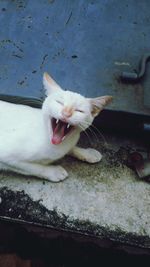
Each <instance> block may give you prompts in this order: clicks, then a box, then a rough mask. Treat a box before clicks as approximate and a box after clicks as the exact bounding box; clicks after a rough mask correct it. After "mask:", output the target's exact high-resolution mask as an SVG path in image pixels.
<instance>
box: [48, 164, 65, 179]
mask: <svg viewBox="0 0 150 267" xmlns="http://www.w3.org/2000/svg"><path fill="white" fill-rule="evenodd" d="M67 176H68V173H67V171H66V170H65V169H64V168H63V167H61V166H55V167H53V170H50V172H49V174H48V175H47V180H49V181H51V182H55V183H56V182H60V181H63V180H64V179H65V178H67Z"/></svg>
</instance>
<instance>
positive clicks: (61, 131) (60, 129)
mask: <svg viewBox="0 0 150 267" xmlns="http://www.w3.org/2000/svg"><path fill="white" fill-rule="evenodd" d="M65 127H66V125H65V123H63V122H60V121H59V123H58V124H57V125H56V127H55V129H54V130H53V136H52V139H51V141H52V144H54V145H58V144H60V143H61V142H62V141H63V138H64V136H65Z"/></svg>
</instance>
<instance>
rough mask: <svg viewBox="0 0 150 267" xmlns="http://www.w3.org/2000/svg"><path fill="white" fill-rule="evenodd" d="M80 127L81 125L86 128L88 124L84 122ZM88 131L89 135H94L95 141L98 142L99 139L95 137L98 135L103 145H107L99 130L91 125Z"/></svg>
mask: <svg viewBox="0 0 150 267" xmlns="http://www.w3.org/2000/svg"><path fill="white" fill-rule="evenodd" d="M82 125H83V127H87V126H88V123H86V122H82ZM92 128H93V129H92ZM88 130H89V131H90V132H91V133H93V134H94V136H95V137H96V138H97V140H99V138H98V137H97V135H99V136H100V137H101V138H102V140H103V141H104V143H105V144H107V141H106V139H105V137H104V135H103V134H102V133H101V132H100V130H99V129H98V128H97V127H96V126H94V125H93V124H92V125H90V127H88ZM95 131H96V132H95Z"/></svg>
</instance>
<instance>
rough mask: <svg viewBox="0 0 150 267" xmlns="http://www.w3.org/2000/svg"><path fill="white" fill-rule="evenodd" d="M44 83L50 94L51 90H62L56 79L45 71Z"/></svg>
mask: <svg viewBox="0 0 150 267" xmlns="http://www.w3.org/2000/svg"><path fill="white" fill-rule="evenodd" d="M43 83H44V86H45V89H46V90H47V93H48V94H50V93H51V91H54V90H61V88H60V86H59V85H58V84H57V83H56V82H55V81H54V79H53V78H52V77H51V76H50V75H49V74H48V73H47V72H45V73H44V77H43Z"/></svg>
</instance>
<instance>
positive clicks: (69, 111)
mask: <svg viewBox="0 0 150 267" xmlns="http://www.w3.org/2000/svg"><path fill="white" fill-rule="evenodd" d="M72 114H73V109H72V108H71V107H64V108H63V110H62V115H63V117H65V118H69V117H71V116H72Z"/></svg>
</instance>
